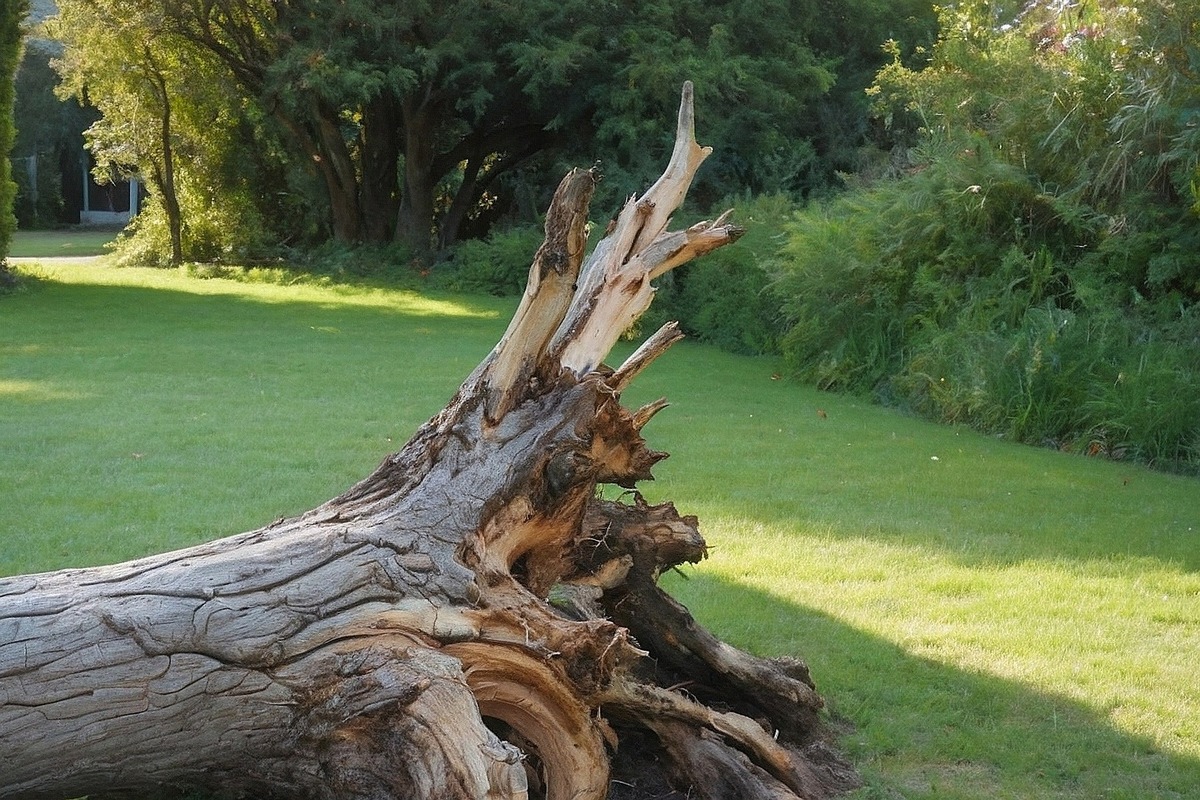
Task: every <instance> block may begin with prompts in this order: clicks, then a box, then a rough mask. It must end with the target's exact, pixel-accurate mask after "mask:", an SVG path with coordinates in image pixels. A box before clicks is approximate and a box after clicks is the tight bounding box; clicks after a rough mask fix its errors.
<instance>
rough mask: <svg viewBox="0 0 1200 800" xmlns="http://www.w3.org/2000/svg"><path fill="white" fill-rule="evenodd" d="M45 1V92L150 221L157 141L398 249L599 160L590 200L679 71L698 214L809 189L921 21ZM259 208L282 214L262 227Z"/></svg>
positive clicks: (635, 144)
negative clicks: (694, 139)
mask: <svg viewBox="0 0 1200 800" xmlns="http://www.w3.org/2000/svg"><path fill="white" fill-rule="evenodd" d="M60 9H61V11H62V13H61V15H60V19H59V21H58V22H57V23H55V26H56V27H55V30H56V31H57V35H58V36H59V37H60V39H61V40H62V41H63V42H64V43H65V44H66V45H67V49H66V52H65V54H64V57H63V59H62V70H63V73H64V75H65V76H66V81H67V84H68V86H69V87H70V88H71V90H73V91H76V92H81V91H82V88H83V86H84V84H86V85H87V86H88V93H89V97H92V96H93V88H95V90H96V91H95V94H94V98H93V99H94V100H95V102H97V104H99V105H101V106H102V110H103V111H104V114H105V120H104V121H103V122H102V123H100V124H99V125H98V126H97V127H95V128H94V130H93V131H92V135H91V146H92V147H93V149H94V150H95V151H96V152H98V153H101V154H103V157H102V158H101V161H103V162H104V163H106V164H109V165H112V166H115V167H116V168H117V169H126V170H129V169H134V168H138V169H140V170H142V172H143V173H144V175H145V176H146V177H147V179H148V180H149V181H150V182H151V183H152V184H154V185H155V192H156V193H157V194H159V195H160V196H161V201H162V207H163V209H164V211H165V212H166V213H167V214H168V217H169V219H174V218H175V217H176V216H183V217H186V216H188V215H190V214H193V213H195V211H194V210H193V208H194V203H195V201H194V199H191V198H189V197H187V196H186V191H187V190H186V189H182V188H181V189H180V190H179V191H178V192H177V194H178V195H179V197H178V201H179V202H178V205H179V206H180V208H179V209H178V212H177V211H176V209H175V206H174V201H173V200H172V199H170V198H168V197H166V196H165V195H168V194H171V191H170V190H169V188H168V184H169V183H170V182H171V174H170V173H171V170H168V169H166V163H165V162H166V160H167V159H168V158H169V156H170V155H171V150H172V149H173V148H177V149H178V153H177V157H176V158H175V159H174V164H175V171H176V172H177V173H178V174H179V175H180V178H181V181H182V180H183V179H185V178H187V177H188V175H189V173H198V172H203V171H206V170H216V174H217V175H219V176H222V181H221V182H219V183H218V185H219V187H220V190H221V194H222V195H225V194H226V193H228V192H229V191H232V190H235V189H236V190H237V191H245V190H244V189H242V188H241V187H238V186H237V185H236V183H235V184H234V185H233V188H232V189H231V186H230V182H229V179H228V178H227V177H226V176H225V173H226V169H225V167H226V166H227V165H230V164H234V165H240V166H242V167H243V168H247V167H248V168H250V170H251V171H252V172H253V173H254V178H255V180H256V181H257V183H258V184H260V185H262V186H263V191H262V192H260V193H257V194H254V193H250V196H251V197H252V199H253V201H254V205H255V208H256V209H257V212H258V213H257V216H258V217H259V219H260V220H263V221H265V222H266V225H265V228H266V231H267V233H269V234H273V235H278V236H281V237H283V238H286V239H288V240H289V241H290V243H293V244H296V243H299V242H300V237H297V236H296V235H295V233H296V229H299V231H300V232H301V233H302V236H303V239H304V240H307V241H312V240H314V239H320V238H325V237H328V236H330V235H332V236H333V237H334V238H337V239H339V240H340V241H342V242H343V243H345V244H354V243H356V242H360V241H366V242H375V243H381V242H386V241H393V240H397V239H400V240H403V241H405V242H406V243H408V244H409V245H410V246H411V247H413V248H414V249H416V250H430V249H435V250H441V249H444V248H446V247H448V246H449V245H451V244H453V243H454V242H455V241H457V240H458V239H460V238H466V237H471V236H478V235H481V234H482V233H484V232H486V230H487V227H488V225H489V224H490V223H491V222H492V221H494V220H496V219H499V218H503V217H506V216H507V217H508V218H511V217H512V215H513V214H514V213H516V214H518V215H520V218H521V220H523V221H527V220H530V219H532V218H533V217H534V216H535V215H536V214H537V213H538V211H540V210H541V209H542V208H544V200H545V199H546V194H545V193H544V192H542V191H541V190H540V189H538V188H534V189H530V188H529V187H530V186H533V187H542V186H551V187H552V186H553V185H554V184H555V183H556V182H557V179H558V177H559V176H560V175H561V172H562V169H563V167H564V166H575V165H578V164H581V163H582V164H586V163H591V162H593V161H596V160H599V161H601V162H602V163H603V166H604V170H605V173H606V174H607V175H608V176H609V180H608V181H606V182H605V184H604V185H603V186H602V188H601V193H602V195H608V196H607V197H601V198H599V200H600V202H602V203H603V202H606V200H614V201H617V202H619V200H620V199H622V198H623V196H625V195H627V194H628V193H630V192H634V191H639V190H640V189H641V188H643V187H644V186H645V182H646V181H647V180H651V179H653V178H654V177H655V176H656V175H657V170H658V169H659V168H660V166H661V164H662V162H663V158H664V156H665V153H666V150H667V149H668V148H669V147H670V133H671V130H670V128H671V126H670V122H671V120H672V118H673V112H674V109H675V107H676V105H677V103H678V98H679V88H680V86H681V84H682V83H683V81H684V80H688V79H690V80H692V81H694V82H695V84H696V86H697V92H698V98H697V100H698V106H699V109H700V113H701V115H702V119H703V120H705V124H704V127H703V129H702V131H701V138H702V140H703V141H704V142H705V143H706V144H711V145H712V146H713V147H714V151H715V154H714V157H713V158H712V159H711V161H710V164H709V165H708V166H707V167H706V169H705V170H704V172H703V173H702V174H701V175H700V176H699V179H698V181H697V184H696V186H695V187H694V197H696V198H697V199H698V200H699V201H700V203H701V205H707V204H708V203H710V202H711V201H713V200H714V199H716V198H718V197H721V196H723V195H726V194H730V193H734V192H743V191H747V190H748V191H751V192H755V193H787V194H790V195H793V196H801V195H812V194H818V193H821V192H826V191H828V190H829V188H830V187H832V186H834V185H835V184H836V183H837V182H838V178H837V171H838V170H842V169H845V168H847V167H848V166H849V165H851V164H853V163H856V162H857V161H858V160H860V155H861V153H862V152H863V151H864V145H866V144H867V140H868V138H869V137H870V135H871V131H870V130H869V126H868V124H867V122H866V120H865V114H864V110H865V97H864V96H863V95H862V89H863V88H864V87H865V85H866V83H867V81H868V80H869V76H870V75H871V73H872V72H873V71H874V69H875V68H876V67H878V66H879V65H880V63H881V61H882V59H883V58H884V56H883V54H882V53H881V52H880V51H879V49H878V44H879V41H880V39H881V37H883V36H884V35H905V36H907V35H910V34H911V36H912V37H913V38H915V39H920V38H923V37H924V36H927V32H928V31H929V30H930V29H931V28H932V17H931V11H930V6H929V4H928V3H927V2H925V0H904V2H902V3H886V2H878V1H875V2H870V3H865V4H864V3H857V2H849V0H832V2H817V1H816V0H803V1H802V2H778V0H720V2H717V3H716V4H715V5H714V4H709V5H707V6H704V7H701V6H697V5H695V4H694V3H689V2H683V0H670V1H669V2H656V3H641V4H622V3H615V2H593V1H592V0H566V1H560V2H553V3H550V2H545V1H544V0H543V1H542V2H530V3H519V4H508V5H506V6H504V7H503V8H500V7H499V6H496V5H495V4H493V3H490V2H479V0H466V1H465V2H464V1H462V0H439V1H438V2H431V3H421V4H411V3H409V4H404V3H383V4H380V3H376V2H368V1H367V0H339V1H338V2H334V0H279V1H278V2H274V1H273V2H267V0H248V2H240V3H212V2H207V0H145V2H139V3H134V4H132V5H130V4H128V3H118V2H115V0H97V2H91V0H63V2H62V3H61V4H60ZM147 43H152V45H153V46H152V47H146V46H144V45H146V44H147ZM160 95H161V96H160ZM193 117H194V119H193ZM234 119H241V120H246V121H248V122H249V124H248V125H247V126H246V130H238V129H237V128H236V127H235V126H234V125H233V123H232V122H231V120H234ZM197 120H199V121H200V122H201V123H203V124H202V125H201V126H199V127H197V126H196V125H195V124H194V123H195V122H196V121H197ZM168 124H169V125H170V126H171V127H172V129H173V130H172V131H171V132H169V133H166V134H162V129H163V127H164V126H166V125H168ZM159 140H161V141H159ZM168 145H169V146H168ZM264 145H265V146H264ZM868 149H869V148H868ZM156 160H157V161H159V162H162V164H161V166H162V167H163V169H162V170H161V172H162V174H161V175H158V174H155V171H154V170H151V162H154V161H156ZM547 171H548V172H547ZM192 182H193V183H198V182H199V181H197V180H195V179H193V181H192ZM208 182H209V183H213V181H212V180H211V179H209V180H208ZM534 196H536V197H534ZM298 198H302V200H303V202H297V199H298ZM531 198H532V200H533V201H532V202H531ZM189 204H191V205H189ZM613 204H614V205H615V204H616V202H614V203H613ZM276 219H286V220H289V221H290V222H292V223H294V225H293V228H292V229H291V230H285V231H279V230H275V228H274V226H273V225H272V224H271V221H272V220H276ZM172 225H173V226H174V227H179V224H177V223H175V222H172ZM195 227H196V225H195V224H193V228H195ZM143 235H145V234H143ZM186 248H193V249H195V248H194V247H193V245H191V244H187V245H185V249H186ZM199 249H200V250H204V249H205V248H204V247H203V246H200V247H199ZM183 257H185V258H195V257H198V256H197V254H196V253H194V252H193V253H185V254H183Z"/></svg>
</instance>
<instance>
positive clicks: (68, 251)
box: [8, 228, 117, 258]
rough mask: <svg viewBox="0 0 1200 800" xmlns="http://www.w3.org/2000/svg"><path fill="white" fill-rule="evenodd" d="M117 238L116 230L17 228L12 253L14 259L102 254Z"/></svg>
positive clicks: (10, 252)
mask: <svg viewBox="0 0 1200 800" xmlns="http://www.w3.org/2000/svg"><path fill="white" fill-rule="evenodd" d="M116 237H117V234H116V232H115V231H105V230H95V229H90V228H86V229H63V230H52V231H17V232H16V233H15V234H14V235H13V238H12V244H11V246H10V247H9V253H8V254H9V255H10V256H12V257H13V258H47V257H67V258H79V257H83V256H99V255H103V254H104V253H106V252H107V251H106V250H105V245H107V244H108V243H109V242H111V241H112V240H113V239H115V238H116Z"/></svg>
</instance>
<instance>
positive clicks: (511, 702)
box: [0, 85, 854, 800]
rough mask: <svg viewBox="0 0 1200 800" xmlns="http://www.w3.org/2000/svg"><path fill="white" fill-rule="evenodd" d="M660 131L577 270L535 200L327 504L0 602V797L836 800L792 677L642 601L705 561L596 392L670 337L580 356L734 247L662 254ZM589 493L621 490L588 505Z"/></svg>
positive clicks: (807, 703)
mask: <svg viewBox="0 0 1200 800" xmlns="http://www.w3.org/2000/svg"><path fill="white" fill-rule="evenodd" d="M676 133H677V136H676V146H675V150H674V153H673V155H672V159H671V162H670V164H669V165H668V167H667V169H666V170H665V172H664V174H663V176H662V178H660V180H659V181H658V182H657V183H656V184H655V185H654V186H653V187H651V189H649V190H648V191H647V192H646V194H644V195H642V196H641V197H635V198H631V199H630V200H629V202H628V203H627V204H626V205H625V206H624V208H623V209H622V211H621V212H620V214H619V215H618V217H617V219H616V220H615V223H614V224H613V226H612V230H611V232H610V234H609V235H608V236H607V237H606V238H605V239H604V240H603V241H602V242H601V243H600V244H599V245H598V246H597V248H596V250H595V251H594V252H593V253H592V254H591V255H590V256H589V257H588V258H587V260H586V261H585V260H584V254H583V245H584V242H585V241H586V236H585V224H586V219H587V209H588V202H589V201H590V198H591V194H592V189H593V188H594V185H595V182H596V180H597V179H598V176H597V175H596V174H595V172H594V171H591V170H575V171H572V172H571V173H570V174H568V175H567V176H566V178H564V180H563V182H562V184H561V185H560V186H559V189H558V192H557V193H556V195H555V200H554V202H553V203H552V205H551V208H550V211H549V213H548V215H547V222H546V240H545V243H544V244H543V245H542V247H541V248H540V249H539V250H538V252H537V254H536V255H535V256H534V259H533V265H532V267H531V270H530V278H529V284H528V288H527V290H526V294H525V296H524V298H523V300H522V302H521V305H520V307H519V308H518V310H517V312H516V314H515V316H514V318H513V321H512V323H511V324H510V326H509V329H508V331H507V332H506V333H505V335H504V336H503V337H502V338H501V340H500V342H499V343H498V344H497V345H496V348H495V349H494V350H493V351H492V353H491V354H490V355H489V356H488V357H487V358H486V359H484V361H483V362H482V363H481V364H480V365H479V367H478V368H476V370H475V371H474V372H473V373H472V374H471V375H470V376H469V377H468V378H467V379H466V381H465V382H464V383H463V385H462V387H461V388H460V389H459V391H458V393H457V394H456V395H455V397H454V398H453V399H452V400H451V401H450V402H449V403H448V404H447V406H446V407H445V408H444V409H443V410H442V411H441V412H440V413H439V414H438V415H437V416H435V417H434V418H433V419H431V420H430V421H429V422H428V423H426V424H425V425H424V426H423V427H422V428H421V429H420V430H419V431H417V433H416V434H415V435H414V436H413V438H412V439H411V440H410V441H409V443H408V444H407V445H406V446H405V447H404V448H403V449H402V450H401V451H400V452H398V453H395V454H394V455H391V456H389V457H388V458H387V459H385V460H384V462H383V463H382V464H381V465H380V466H379V467H378V468H377V469H376V470H375V471H374V472H373V473H372V474H371V475H369V476H368V477H367V478H365V479H364V480H363V481H361V482H360V483H359V484H357V485H355V486H353V487H351V488H350V489H349V490H348V491H346V492H345V493H344V494H342V495H341V496H339V497H336V498H334V499H332V500H330V501H329V502H327V503H325V504H324V505H322V506H320V507H318V508H315V509H313V510H312V511H309V512H308V513H306V514H303V515H301V516H299V517H296V518H294V519H288V520H280V521H277V522H275V523H273V524H271V525H268V526H267V527H264V528H262V529H259V530H256V531H250V532H248V533H244V534H241V535H238V536H234V537H230V538H226V539H221V540H218V541H214V542H211V543H208V544H204V545H201V546H198V547H193V548H189V549H187V550H182V551H177V552H173V553H167V554H163V555H158V556H153V557H150V558H145V559H141V560H139V561H134V562H128V563H125V564H118V565H114V566H108V567H98V568H91V569H77V570H63V571H60V572H56V573H48V574H43V575H30V576H20V577H16V578H10V579H5V580H0V797H12V798H16V797H21V798H38V797H71V796H79V795H85V794H86V795H90V796H134V795H136V796H141V797H144V796H146V795H147V794H162V793H170V792H172V791H182V790H185V789H201V790H208V791H215V792H219V793H222V794H230V795H240V796H260V797H285V796H286V797H306V798H307V797H311V798H359V797H361V798H412V797H420V798H527V797H546V798H553V799H554V800H566V799H567V798H577V799H579V800H584V799H586V798H603V797H610V796H611V797H639V796H651V794H652V793H653V796H659V797H662V796H668V795H666V794H664V793H665V792H669V791H678V792H681V793H685V794H686V795H687V796H689V797H704V798H735V797H737V798H744V797H771V798H821V797H826V796H829V795H831V794H835V793H837V792H838V791H841V790H843V789H846V788H848V787H849V786H851V785H853V783H854V776H853V772H852V771H851V770H850V769H849V767H848V766H847V765H846V764H845V762H844V761H843V760H842V759H841V758H840V757H838V756H837V754H836V753H835V752H834V751H833V749H831V748H830V747H829V746H828V744H827V738H828V737H827V734H826V732H825V729H824V727H823V724H822V717H821V706H822V703H821V698H820V696H819V695H818V694H817V692H816V691H815V688H814V686H813V683H812V680H811V678H810V677H809V675H808V672H807V669H806V668H804V666H803V664H802V662H799V661H798V660H785V661H767V660H764V659H759V658H756V657H754V656H751V655H749V654H747V653H743V652H740V651H738V650H736V649H735V648H732V647H730V646H729V645H727V644H725V643H723V642H721V641H720V640H719V639H717V638H716V637H715V636H713V635H712V634H711V633H709V632H707V631H705V630H704V629H703V628H702V627H701V626H699V625H698V624H697V623H696V622H695V620H693V619H692V618H691V616H690V615H689V614H688V613H687V610H686V609H685V608H683V606H682V605H680V604H679V603H678V602H676V601H675V600H673V599H672V598H671V597H669V596H668V595H667V594H666V593H665V592H663V591H662V590H661V589H660V588H659V587H658V585H657V579H658V577H659V575H660V574H661V573H662V572H663V571H664V570H666V569H670V568H671V567H673V566H675V565H678V564H681V563H684V562H695V561H698V560H700V559H701V558H703V557H704V555H705V544H704V540H703V539H702V538H701V536H700V534H699V532H698V523H697V521H696V519H695V518H694V517H689V516H683V515H680V514H679V513H678V512H677V511H676V510H675V508H674V507H673V506H672V505H671V504H669V503H666V504H662V505H657V506H651V505H648V504H646V503H645V502H644V501H642V499H641V497H640V495H638V494H637V493H636V490H635V487H636V485H637V483H638V482H639V481H642V480H646V479H649V478H650V477H651V469H652V467H653V466H654V464H655V463H657V462H658V461H659V460H660V459H662V458H664V457H665V454H663V453H658V452H655V451H653V450H651V449H649V447H648V446H647V445H646V442H645V440H644V439H643V438H642V435H641V431H642V429H643V427H644V426H645V425H646V424H647V423H648V422H649V421H650V419H651V418H652V417H653V416H654V415H655V414H656V413H658V412H659V411H660V410H661V409H662V408H663V407H664V406H665V405H666V404H665V401H657V402H655V403H651V404H649V405H647V406H645V407H643V408H640V409H636V410H632V411H631V410H629V409H626V408H624V407H622V405H621V403H620V395H621V392H622V391H623V390H624V389H625V388H626V387H627V386H628V385H629V384H630V382H631V381H633V380H634V379H635V378H636V377H637V375H638V374H639V373H640V372H641V371H642V370H643V369H644V368H645V367H646V366H647V365H648V364H650V363H651V362H652V361H653V360H654V359H655V358H657V357H658V356H660V355H661V354H662V353H663V352H664V351H665V350H666V349H667V348H668V347H670V345H671V344H672V343H673V342H675V341H676V340H677V339H678V338H679V333H678V330H677V329H676V328H675V327H674V326H667V327H665V328H664V329H662V330H661V331H659V332H658V333H656V334H655V335H653V336H652V337H651V338H650V339H648V340H647V342H646V343H645V344H644V345H643V346H642V347H641V348H639V349H638V351H637V352H635V353H634V355H632V356H631V357H630V358H629V359H628V360H626V362H625V363H624V364H622V365H621V366H619V367H618V368H616V369H615V370H614V369H610V368H608V367H606V366H604V364H603V359H604V358H605V357H606V356H607V354H608V352H609V350H610V348H611V347H612V345H613V344H614V343H615V342H616V340H617V338H618V337H619V336H620V334H621V333H622V332H623V331H624V330H625V329H626V328H627V327H628V326H629V324H631V323H632V322H633V321H634V320H636V319H637V318H638V317H639V316H640V315H641V313H642V312H643V311H644V310H645V309H646V307H647V306H648V305H649V303H650V300H651V299H652V296H653V288H652V286H651V283H650V281H651V279H652V278H654V277H655V276H657V275H659V274H662V273H663V272H665V271H666V270H668V269H671V268H672V267H674V266H677V265H678V264H681V263H684V262H685V261H687V260H689V259H691V258H694V257H696V256H699V255H702V254H704V253H705V252H708V251H710V250H712V249H715V248H717V247H720V246H722V245H724V244H726V243H728V242H731V241H733V240H734V239H736V238H737V236H738V235H739V234H740V229H738V228H737V227H736V226H734V225H732V224H730V223H729V221H728V220H727V219H726V218H725V217H722V218H720V219H718V220H716V221H711V222H704V223H701V224H699V225H696V226H693V227H692V228H690V229H688V230H686V231H679V232H669V231H667V225H668V223H669V218H670V214H671V212H672V211H674V209H675V208H676V207H677V206H678V205H679V203H680V202H682V199H683V196H684V194H685V192H686V190H687V187H688V185H689V184H690V182H691V179H692V176H693V175H694V173H695V171H696V169H697V168H698V167H699V166H700V163H701V162H702V161H703V159H704V157H705V156H706V155H707V153H708V150H707V149H706V148H702V147H700V146H699V145H697V144H696V142H695V139H694V136H693V122H692V99H691V86H690V85H686V86H685V87H684V96H683V101H682V103H681V106H680V114H679V120H678V125H677V131H676ZM601 484H615V485H617V486H622V487H626V488H628V489H631V490H634V491H632V492H631V493H629V495H628V497H629V498H630V499H628V500H626V501H623V502H615V501H609V500H602V499H600V498H599V495H598V493H597V487H598V486H599V485H601ZM615 776H620V777H619V778H616V777H615ZM668 784H670V785H671V786H674V789H669V788H668ZM679 796H684V794H680V795H679Z"/></svg>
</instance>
